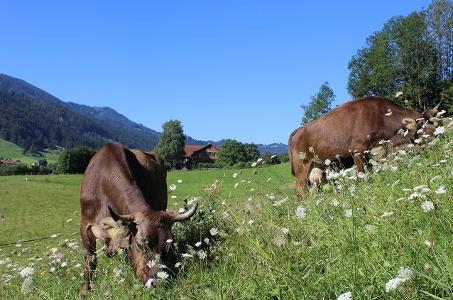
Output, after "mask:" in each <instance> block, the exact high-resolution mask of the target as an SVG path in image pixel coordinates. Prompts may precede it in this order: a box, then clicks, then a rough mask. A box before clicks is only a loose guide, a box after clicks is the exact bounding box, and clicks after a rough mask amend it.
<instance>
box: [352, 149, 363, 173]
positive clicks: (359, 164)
mask: <svg viewBox="0 0 453 300" xmlns="http://www.w3.org/2000/svg"><path fill="white" fill-rule="evenodd" d="M354 164H355V166H356V168H357V174H358V173H363V171H364V170H365V157H364V155H363V152H357V153H355V154H354Z"/></svg>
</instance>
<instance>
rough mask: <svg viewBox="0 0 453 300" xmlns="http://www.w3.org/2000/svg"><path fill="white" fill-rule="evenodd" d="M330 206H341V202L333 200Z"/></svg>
mask: <svg viewBox="0 0 453 300" xmlns="http://www.w3.org/2000/svg"><path fill="white" fill-rule="evenodd" d="M330 204H332V205H333V206H335V207H337V206H338V205H339V204H340V202H338V201H337V199H333V200H332V201H330Z"/></svg>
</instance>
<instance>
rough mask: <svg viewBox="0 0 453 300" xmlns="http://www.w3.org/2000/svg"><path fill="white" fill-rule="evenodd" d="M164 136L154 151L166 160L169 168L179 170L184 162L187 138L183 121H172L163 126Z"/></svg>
mask: <svg viewBox="0 0 453 300" xmlns="http://www.w3.org/2000/svg"><path fill="white" fill-rule="evenodd" d="M162 129H163V132H162V135H161V137H160V140H159V143H158V144H157V146H156V148H155V149H154V151H156V152H157V153H158V154H159V155H160V156H161V157H162V159H163V160H164V163H165V166H166V167H167V168H173V169H179V168H181V167H182V165H183V162H184V156H185V152H184V146H185V144H186V137H185V135H184V131H183V128H182V124H181V121H178V120H170V121H168V122H166V123H164V125H162Z"/></svg>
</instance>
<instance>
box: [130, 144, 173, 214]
mask: <svg viewBox="0 0 453 300" xmlns="http://www.w3.org/2000/svg"><path fill="white" fill-rule="evenodd" d="M131 152H132V153H133V154H134V155H135V157H136V158H137V160H138V161H139V162H140V165H141V166H142V168H143V171H142V173H143V175H142V176H140V178H139V180H138V181H139V184H140V187H141V189H142V191H143V193H144V195H145V197H146V199H147V201H148V203H149V204H150V205H151V207H152V208H153V209H155V210H166V209H167V199H168V198H167V197H168V194H167V170H166V169H165V167H164V164H163V163H162V160H161V158H160V157H159V155H158V154H157V153H155V152H142V151H141V150H138V149H131Z"/></svg>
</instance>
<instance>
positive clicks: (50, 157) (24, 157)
mask: <svg viewBox="0 0 453 300" xmlns="http://www.w3.org/2000/svg"><path fill="white" fill-rule="evenodd" d="M60 153H61V151H59V150H44V151H43V152H42V153H41V155H36V154H35V155H32V154H29V153H26V154H24V153H23V149H22V148H20V147H19V146H17V145H16V144H13V143H11V142H8V141H6V140H4V139H1V138H0V157H3V158H7V159H14V160H20V161H21V162H23V163H26V164H31V163H33V162H35V161H38V160H40V159H46V160H47V162H49V163H54V162H57V161H58V156H59V155H60Z"/></svg>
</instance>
